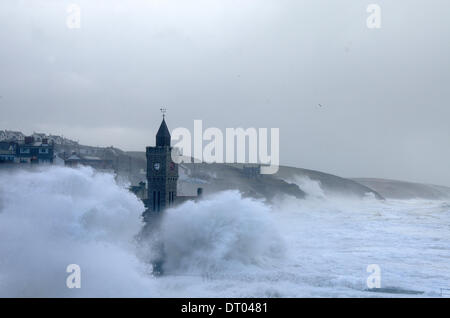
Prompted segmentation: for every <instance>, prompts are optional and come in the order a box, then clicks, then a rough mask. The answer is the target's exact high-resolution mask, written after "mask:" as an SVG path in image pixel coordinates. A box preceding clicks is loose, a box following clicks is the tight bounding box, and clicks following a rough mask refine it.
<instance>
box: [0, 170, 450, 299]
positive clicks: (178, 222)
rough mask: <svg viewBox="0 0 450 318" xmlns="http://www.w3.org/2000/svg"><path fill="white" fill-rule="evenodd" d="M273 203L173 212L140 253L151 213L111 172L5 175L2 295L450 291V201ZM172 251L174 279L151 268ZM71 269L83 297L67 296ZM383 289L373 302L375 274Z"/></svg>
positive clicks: (229, 194)
mask: <svg viewBox="0 0 450 318" xmlns="http://www.w3.org/2000/svg"><path fill="white" fill-rule="evenodd" d="M296 182H298V184H299V185H300V186H301V187H302V189H304V190H305V191H306V192H307V193H308V196H307V198H306V199H304V200H297V199H294V198H290V197H279V198H277V200H276V201H275V202H274V203H273V204H271V205H269V204H266V203H264V202H262V201H257V200H253V199H248V198H242V197H241V196H240V194H239V193H238V192H237V191H226V192H222V193H218V194H216V195H214V196H211V197H205V198H204V200H202V201H199V202H187V203H186V204H183V205H181V206H179V207H177V208H175V209H170V210H168V211H166V213H165V217H164V219H163V220H162V223H161V228H160V231H159V232H157V233H155V235H154V236H153V237H151V238H149V239H148V240H146V241H144V242H141V243H137V241H136V235H137V234H138V233H139V231H140V229H141V228H142V226H143V224H142V220H141V217H140V215H141V213H142V211H143V209H144V207H143V205H142V203H141V202H140V201H139V200H138V199H137V198H136V197H135V196H134V195H133V194H131V193H130V192H129V191H127V190H126V185H120V184H117V183H116V182H115V180H114V177H113V176H112V175H110V174H103V173H96V172H94V171H93V170H92V169H90V168H80V169H71V168H64V167H50V168H40V169H39V170H36V171H15V172H9V173H7V172H1V174H0V296H1V297H17V296H21V297H111V296H117V297H393V296H395V297H398V296H400V297H403V296H404V297H441V295H440V289H441V288H450V203H449V202H445V201H427V200H386V201H379V200H376V199H374V198H373V197H370V196H367V197H366V198H364V199H355V198H350V197H348V198H346V197H332V196H327V195H325V194H324V192H323V191H322V189H321V187H320V184H319V183H317V182H315V181H311V180H308V179H298V180H297V181H296ZM154 241H158V242H161V243H162V244H163V246H164V255H165V263H164V270H165V274H164V275H163V276H160V277H155V276H153V275H152V265H151V262H149V259H151V258H152V257H153V256H154V255H155V254H157V253H158V251H156V249H155V248H154V247H153V246H154V244H153V243H154ZM69 264H77V265H79V266H80V268H81V288H79V289H69V288H67V286H66V279H67V277H68V275H69V274H68V273H67V272H66V268H67V266H68V265H69ZM370 264H376V265H378V266H379V268H380V270H381V272H380V279H381V287H383V288H394V289H396V290H413V291H421V292H423V293H422V294H417V295H409V294H390V293H374V292H368V291H366V289H367V279H368V277H369V275H370V274H371V273H369V272H367V266H368V265H370Z"/></svg>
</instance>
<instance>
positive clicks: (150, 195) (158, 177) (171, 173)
mask: <svg viewBox="0 0 450 318" xmlns="http://www.w3.org/2000/svg"><path fill="white" fill-rule="evenodd" d="M171 150H172V147H170V132H169V129H168V128H167V125H166V121H165V119H164V116H163V120H162V123H161V126H160V127H159V130H158V133H157V134H156V146H155V147H147V151H146V154H147V191H148V192H147V208H148V210H149V211H152V212H156V213H158V212H162V211H164V209H166V208H168V207H170V206H171V205H173V204H174V203H175V200H176V198H177V180H178V165H177V164H176V163H174V162H173V161H172V157H171Z"/></svg>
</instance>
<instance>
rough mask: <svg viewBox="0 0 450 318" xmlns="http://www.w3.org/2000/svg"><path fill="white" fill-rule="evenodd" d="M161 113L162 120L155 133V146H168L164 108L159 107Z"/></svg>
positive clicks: (167, 129)
mask: <svg viewBox="0 0 450 318" xmlns="http://www.w3.org/2000/svg"><path fill="white" fill-rule="evenodd" d="M160 111H161V113H162V117H163V119H162V122H161V126H159V129H158V133H157V134H156V146H169V147H170V132H169V128H167V124H166V120H165V117H166V111H167V109H166V108H161V109H160Z"/></svg>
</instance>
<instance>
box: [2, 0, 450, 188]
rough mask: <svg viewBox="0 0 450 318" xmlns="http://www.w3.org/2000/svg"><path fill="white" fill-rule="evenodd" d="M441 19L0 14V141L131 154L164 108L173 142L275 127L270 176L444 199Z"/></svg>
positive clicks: (209, 8)
mask: <svg viewBox="0 0 450 318" xmlns="http://www.w3.org/2000/svg"><path fill="white" fill-rule="evenodd" d="M70 3H75V4H78V5H79V6H80V8H81V28H79V29H70V28H68V27H67V26H66V19H67V17H68V15H69V14H68V13H67V12H66V10H67V6H68V5H69V4H70ZM371 3H377V4H379V5H380V6H381V9H382V11H381V19H382V20H381V21H382V22H381V23H382V24H381V29H368V28H367V26H366V19H367V17H368V16H369V14H368V13H367V12H366V8H367V6H368V5H369V4H371ZM449 14H450V2H449V1H448V0H428V1H425V0H396V1H387V0H383V1H381V0H370V1H363V0H345V1H344V0H308V1H301V0H292V1H288V0H267V1H266V0H240V1H237V0H202V1H200V0H189V1H187V0H184V1H181V0H180V1H172V0H153V1H152V0H147V1H144V0H140V1H139V0H127V1H125V0H123V1H117V0H108V1H92V0H72V1H63V0H47V1H42V0H33V1H31V0H29V1H20V0H3V1H1V2H0V48H1V49H0V96H2V97H1V98H0V111H1V113H0V114H1V116H0V129H12V130H22V131H23V132H25V133H32V132H33V131H36V132H46V133H54V134H63V135H65V136H67V137H69V138H72V139H76V140H79V141H80V142H81V143H83V144H88V145H93V146H95V145H101V146H109V145H114V146H117V147H119V148H122V149H124V150H144V147H145V146H146V145H150V144H153V143H154V134H155V132H156V129H157V128H158V125H159V122H160V114H159V108H160V107H161V105H167V107H168V109H169V114H168V124H169V128H171V129H173V128H176V127H187V128H190V129H192V128H193V120H194V119H202V120H203V123H204V126H205V127H219V128H222V129H224V128H226V127H244V128H247V127H267V128H270V127H279V128H280V142H281V146H280V160H281V163H282V164H286V165H292V166H297V167H303V168H309V169H315V170H321V171H325V172H330V173H334V174H337V175H341V176H344V177H381V178H392V179H402V180H409V181H418V182H427V183H436V184H443V185H448V186H450V16H449ZM318 104H321V105H323V107H319V106H318Z"/></svg>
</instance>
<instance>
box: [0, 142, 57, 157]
mask: <svg viewBox="0 0 450 318" xmlns="http://www.w3.org/2000/svg"><path fill="white" fill-rule="evenodd" d="M53 159H54V142H49V141H48V139H46V138H43V139H41V140H40V141H36V140H35V138H34V137H33V136H30V137H25V138H24V139H23V140H4V141H0V163H48V164H51V163H53Z"/></svg>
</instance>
